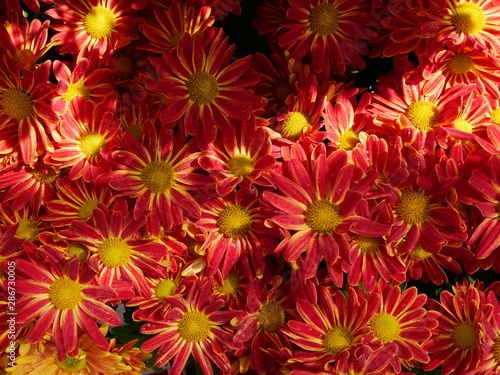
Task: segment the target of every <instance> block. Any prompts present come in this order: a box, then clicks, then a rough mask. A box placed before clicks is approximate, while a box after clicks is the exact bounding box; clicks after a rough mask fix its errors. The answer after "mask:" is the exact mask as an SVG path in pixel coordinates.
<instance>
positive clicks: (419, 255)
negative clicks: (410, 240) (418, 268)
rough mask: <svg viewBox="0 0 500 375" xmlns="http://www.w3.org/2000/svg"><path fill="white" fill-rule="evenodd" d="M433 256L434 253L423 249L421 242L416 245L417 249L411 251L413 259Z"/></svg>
mask: <svg viewBox="0 0 500 375" xmlns="http://www.w3.org/2000/svg"><path fill="white" fill-rule="evenodd" d="M430 256H432V253H429V252H428V251H425V250H424V249H422V246H421V245H420V244H418V245H417V247H415V249H414V250H413V251H412V252H411V257H412V258H413V259H425V258H428V257H430Z"/></svg>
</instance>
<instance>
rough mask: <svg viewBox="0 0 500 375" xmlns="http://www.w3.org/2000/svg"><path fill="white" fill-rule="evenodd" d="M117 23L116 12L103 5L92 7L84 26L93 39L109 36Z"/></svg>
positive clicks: (86, 16)
mask: <svg viewBox="0 0 500 375" xmlns="http://www.w3.org/2000/svg"><path fill="white" fill-rule="evenodd" d="M115 25H116V17H115V15H114V13H113V12H112V11H111V10H109V9H106V8H104V7H102V6H95V7H92V8H91V9H90V10H89V12H88V13H87V14H86V15H85V17H84V20H83V28H84V29H85V31H86V32H87V34H89V36H90V37H91V38H92V39H101V38H109V37H110V36H111V33H112V32H113V30H114V29H115Z"/></svg>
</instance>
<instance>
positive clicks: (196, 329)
mask: <svg viewBox="0 0 500 375" xmlns="http://www.w3.org/2000/svg"><path fill="white" fill-rule="evenodd" d="M177 329H178V330H179V336H180V337H181V338H182V339H184V340H185V341H188V342H202V341H203V340H205V339H206V338H207V337H208V335H209V334H210V330H211V329H212V323H211V322H210V319H209V318H208V316H207V315H206V314H205V313H204V312H202V311H199V310H192V311H187V312H185V313H184V314H183V315H182V317H181V319H180V321H179V324H178V327H177Z"/></svg>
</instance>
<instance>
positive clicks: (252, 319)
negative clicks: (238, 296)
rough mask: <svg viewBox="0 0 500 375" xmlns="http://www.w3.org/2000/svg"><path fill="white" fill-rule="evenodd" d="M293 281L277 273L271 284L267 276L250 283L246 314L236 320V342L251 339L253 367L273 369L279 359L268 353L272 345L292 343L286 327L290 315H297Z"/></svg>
mask: <svg viewBox="0 0 500 375" xmlns="http://www.w3.org/2000/svg"><path fill="white" fill-rule="evenodd" d="M292 297H293V296H292V295H291V288H290V285H289V284H284V283H283V278H282V277H281V276H278V275H276V276H274V277H273V279H272V281H271V284H270V285H268V284H267V283H266V282H265V281H264V280H263V279H253V280H252V281H251V282H250V284H249V285H248V292H247V294H246V304H245V306H244V310H243V312H242V315H241V316H239V317H238V318H237V319H235V320H234V321H232V322H231V323H232V324H233V325H236V327H237V328H238V331H237V332H236V334H235V336H234V342H236V343H247V344H246V345H247V348H248V351H249V353H248V355H249V358H250V360H251V367H252V368H254V369H255V370H256V371H257V372H258V373H262V372H266V371H267V372H270V370H271V369H274V368H275V366H276V363H275V362H274V360H273V359H272V357H270V356H269V355H268V353H267V352H266V349H267V348H269V347H275V348H276V347H279V348H283V347H290V343H288V342H287V341H288V338H287V337H286V336H285V335H284V333H283V330H284V329H285V328H286V322H287V321H288V319H291V318H294V316H295V313H294V310H295V309H294V308H293V306H294V302H293V298H292Z"/></svg>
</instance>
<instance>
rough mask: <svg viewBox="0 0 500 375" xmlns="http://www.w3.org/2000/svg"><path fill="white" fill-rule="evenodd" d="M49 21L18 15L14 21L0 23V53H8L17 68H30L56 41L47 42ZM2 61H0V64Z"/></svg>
mask: <svg viewBox="0 0 500 375" xmlns="http://www.w3.org/2000/svg"><path fill="white" fill-rule="evenodd" d="M49 24H50V22H49V21H48V20H47V21H44V22H43V23H42V22H41V21H40V20H39V19H38V18H35V19H33V20H32V21H31V22H29V21H28V19H27V18H24V17H19V18H18V19H17V20H15V21H14V22H12V23H11V22H8V21H7V22H5V23H3V24H0V40H2V45H1V46H0V54H1V55H4V54H6V55H8V56H10V57H11V59H12V60H13V61H15V62H16V64H17V67H18V68H19V69H28V70H31V69H32V68H33V67H34V66H36V64H37V62H38V61H40V60H41V59H42V57H43V55H44V54H45V53H46V52H47V51H48V50H49V49H50V48H51V47H53V46H54V45H55V44H56V43H55V42H51V43H47V38H48V35H49V33H48V29H49ZM2 64H3V61H1V62H0V65H2Z"/></svg>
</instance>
